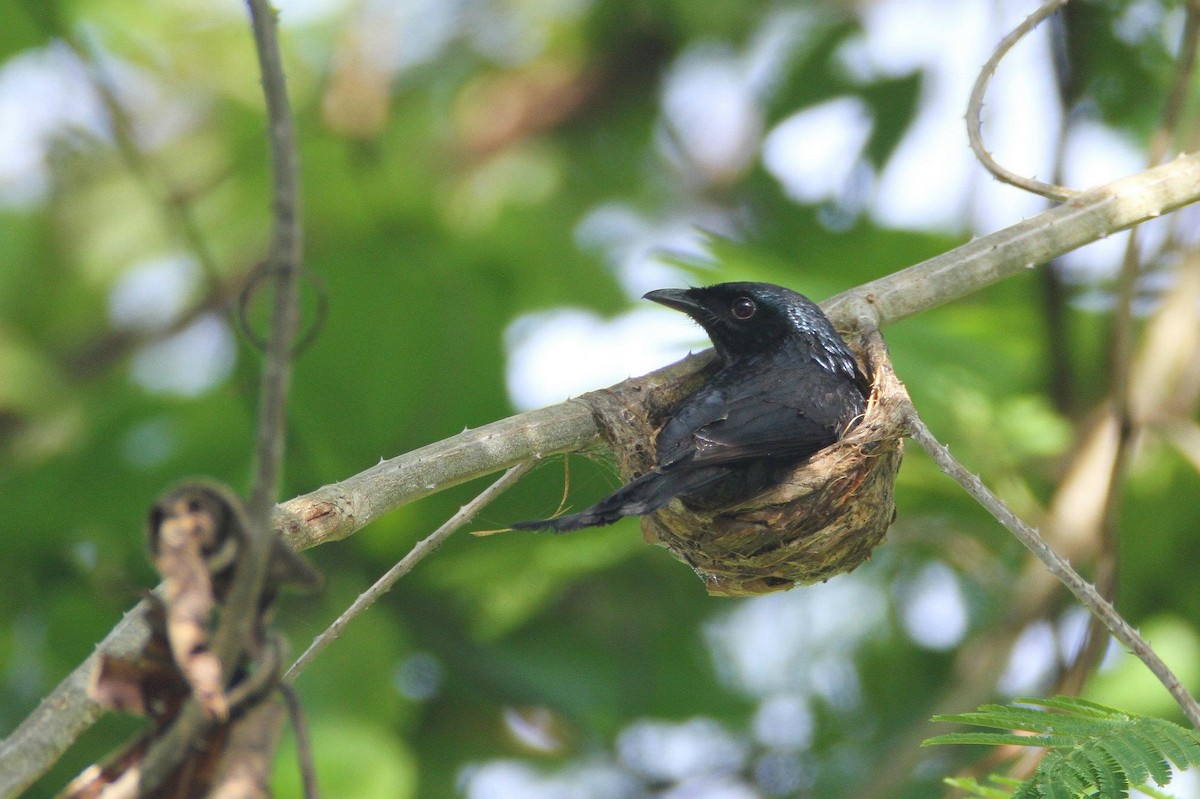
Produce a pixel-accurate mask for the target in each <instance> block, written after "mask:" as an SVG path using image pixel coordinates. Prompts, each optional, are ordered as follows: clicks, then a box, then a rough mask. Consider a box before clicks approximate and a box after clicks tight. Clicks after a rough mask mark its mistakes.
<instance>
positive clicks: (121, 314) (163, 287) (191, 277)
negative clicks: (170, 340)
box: [108, 257, 200, 330]
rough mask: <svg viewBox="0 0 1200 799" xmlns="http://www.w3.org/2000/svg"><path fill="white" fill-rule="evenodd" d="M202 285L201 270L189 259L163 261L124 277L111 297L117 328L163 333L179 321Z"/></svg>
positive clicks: (149, 263) (137, 268) (144, 265)
mask: <svg viewBox="0 0 1200 799" xmlns="http://www.w3.org/2000/svg"><path fill="white" fill-rule="evenodd" d="M199 284H200V269H199V267H198V266H197V265H196V262H195V261H194V260H192V259H190V258H186V257H170V258H160V259H156V260H153V261H147V262H144V263H142V264H139V265H137V266H135V267H133V268H131V269H129V270H127V271H126V272H125V273H124V274H122V275H121V277H120V279H119V280H117V282H116V284H115V285H114V286H113V287H112V289H111V290H110V291H109V294H108V318H109V321H111V322H112V324H113V326H114V327H119V328H125V329H131V330H161V329H162V328H164V327H167V326H168V325H170V324H171V323H172V322H174V321H175V319H176V318H178V316H179V314H180V313H181V312H182V311H183V309H184V307H185V306H186V304H187V302H188V300H189V299H190V298H191V296H192V294H193V293H194V292H195V290H196V288H197V287H198V286H199Z"/></svg>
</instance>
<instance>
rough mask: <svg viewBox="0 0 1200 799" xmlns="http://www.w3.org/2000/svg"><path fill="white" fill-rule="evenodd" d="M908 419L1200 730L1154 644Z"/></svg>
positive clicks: (912, 415)
mask: <svg viewBox="0 0 1200 799" xmlns="http://www.w3.org/2000/svg"><path fill="white" fill-rule="evenodd" d="M907 421H908V426H909V433H910V435H911V436H912V438H913V440H914V441H916V442H917V443H918V444H919V445H920V446H921V448H922V449H924V450H925V451H926V452H927V453H929V457H930V458H932V459H933V462H934V463H936V464H937V466H938V468H939V469H941V470H942V471H943V472H945V473H946V474H947V475H949V476H950V477H951V478H953V479H954V480H955V482H957V483H958V484H959V485H961V486H962V487H963V488H964V489H966V491H967V493H968V494H970V495H971V496H972V497H974V498H975V500H976V501H977V502H978V503H979V504H980V505H982V506H983V507H984V508H985V509H986V510H987V511H988V512H989V513H991V514H992V516H993V517H995V519H996V521H998V522H1000V523H1001V524H1002V525H1004V526H1005V527H1007V528H1008V530H1009V531H1010V532H1012V534H1013V535H1015V536H1016V537H1017V539H1018V540H1019V541H1020V542H1021V543H1022V544H1024V545H1025V547H1026V548H1027V549H1028V550H1029V551H1030V552H1032V553H1033V554H1034V555H1036V556H1037V558H1038V560H1040V561H1041V562H1042V563H1044V564H1045V565H1046V568H1047V569H1048V570H1049V571H1050V573H1051V574H1053V575H1054V576H1055V577H1057V578H1058V580H1059V581H1060V582H1061V583H1062V584H1063V585H1065V586H1066V587H1067V589H1068V590H1070V592H1071V593H1072V594H1074V595H1075V598H1076V599H1078V600H1079V601H1080V603H1081V604H1083V606H1084V607H1086V608H1087V609H1088V610H1089V611H1091V613H1092V614H1094V615H1095V616H1098V617H1099V618H1100V619H1101V620H1102V621H1103V622H1104V626H1105V627H1107V628H1108V630H1109V632H1111V633H1112V634H1113V636H1114V637H1115V638H1116V639H1117V640H1118V641H1120V642H1121V643H1122V644H1124V645H1125V646H1126V647H1127V648H1128V649H1129V651H1130V652H1132V653H1133V654H1134V655H1136V656H1137V657H1138V658H1139V659H1140V660H1141V661H1142V662H1143V663H1145V664H1146V667H1147V668H1149V669H1150V671H1151V672H1153V674H1154V676H1155V677H1157V678H1158V679H1159V681H1160V682H1162V684H1163V685H1164V686H1166V689H1167V691H1169V692H1170V694H1171V696H1173V697H1174V698H1175V701H1176V702H1178V703H1179V707H1180V708H1181V709H1182V710H1183V714H1184V716H1186V717H1187V719H1188V721H1190V722H1191V723H1192V726H1193V727H1196V728H1197V729H1200V704H1197V703H1196V700H1195V698H1193V697H1192V695H1191V694H1190V693H1188V691H1187V689H1186V688H1184V687H1183V684H1182V683H1180V682H1179V678H1178V677H1176V676H1175V674H1174V673H1173V672H1172V671H1171V669H1170V668H1169V667H1168V666H1167V664H1166V663H1164V662H1163V661H1162V659H1161V658H1159V656H1158V654H1157V653H1155V651H1154V650H1153V649H1151V648H1150V645H1149V644H1147V643H1146V641H1145V640H1144V639H1143V638H1142V637H1141V636H1140V635H1138V632H1137V631H1136V630H1135V629H1133V627H1131V626H1130V625H1129V623H1128V622H1127V621H1125V619H1124V618H1122V617H1121V615H1120V614H1119V613H1117V611H1116V609H1115V608H1114V607H1113V606H1112V605H1111V604H1110V603H1109V602H1108V601H1107V600H1105V599H1104V597H1102V596H1100V594H1099V593H1097V591H1096V589H1095V587H1094V586H1092V584H1091V583H1089V582H1088V581H1087V580H1084V579H1083V578H1082V577H1081V576H1079V573H1078V572H1076V571H1075V570H1074V569H1073V568H1071V565H1070V564H1069V563H1067V562H1066V561H1065V560H1063V559H1062V558H1061V557H1060V556H1059V555H1058V553H1057V552H1055V551H1054V550H1053V549H1051V548H1050V546H1049V544H1047V543H1046V542H1045V541H1044V540H1043V539H1042V537H1041V536H1040V535H1039V534H1038V532H1037V530H1035V529H1033V528H1032V527H1030V526H1029V525H1028V524H1026V523H1025V522H1023V521H1022V520H1021V519H1020V518H1018V517H1017V515H1016V514H1015V513H1013V512H1012V511H1011V510H1009V508H1008V506H1007V505H1005V504H1004V502H1003V501H1002V500H1001V499H1000V498H999V497H997V496H996V495H995V494H993V493H992V492H991V491H990V490H989V489H988V488H987V486H985V485H984V484H983V481H982V480H980V479H979V478H978V477H976V476H975V475H974V474H972V473H971V472H970V471H968V470H967V469H966V468H965V467H964V466H963V465H962V464H960V463H959V462H958V461H956V460H955V459H954V457H953V456H952V455H951V454H950V450H948V449H947V448H946V447H945V446H944V445H943V444H941V443H940V442H939V441H938V440H937V439H936V438H934V436H933V434H932V433H931V432H929V428H927V427H926V426H925V423H924V422H922V421H921V418H920V416H918V414H917V411H916V409H915V408H912V407H911V406H910V408H909V412H908V420H907Z"/></svg>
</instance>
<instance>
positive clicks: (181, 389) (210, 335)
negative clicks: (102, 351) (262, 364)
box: [132, 314, 236, 397]
mask: <svg viewBox="0 0 1200 799" xmlns="http://www.w3.org/2000/svg"><path fill="white" fill-rule="evenodd" d="M235 355H236V350H235V346H234V340H233V333H232V332H230V330H229V326H228V325H227V324H226V323H225V322H224V321H223V320H222V319H221V318H220V317H219V316H217V315H216V314H205V315H203V316H201V317H200V318H199V319H197V320H196V321H195V322H193V323H192V324H190V325H188V326H187V327H186V328H184V329H183V330H181V331H180V332H179V333H177V334H175V335H173V336H171V337H170V338H167V339H164V340H162V341H158V342H155V343H153V344H148V345H146V346H144V347H142V348H141V349H140V350H138V351H137V352H136V353H134V356H133V364H132V378H133V382H135V383H137V384H138V385H139V386H141V387H142V388H144V389H146V390H147V391H149V392H151V393H154V394H178V395H180V396H184V397H194V396H197V395H198V394H202V393H204V392H205V391H208V390H209V389H212V388H214V387H215V386H217V385H218V384H219V383H220V382H221V381H223V380H225V378H227V377H228V376H229V373H230V372H232V371H233V363H234V357H235Z"/></svg>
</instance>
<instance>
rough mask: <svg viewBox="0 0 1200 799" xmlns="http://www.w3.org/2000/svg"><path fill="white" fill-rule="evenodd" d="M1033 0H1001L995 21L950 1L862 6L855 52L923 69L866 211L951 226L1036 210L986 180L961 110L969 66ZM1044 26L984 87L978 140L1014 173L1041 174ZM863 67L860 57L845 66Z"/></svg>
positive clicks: (996, 222)
mask: <svg viewBox="0 0 1200 799" xmlns="http://www.w3.org/2000/svg"><path fill="white" fill-rule="evenodd" d="M1035 6H1036V3H1033V2H1031V0H1024V1H1023V2H1020V3H1011V4H1004V6H1003V8H1002V12H1003V13H1002V18H999V19H998V18H996V17H995V15H994V14H993V9H994V8H995V6H993V5H992V4H988V3H980V2H973V3H961V2H954V1H953V0H908V1H906V2H897V0H891V2H883V3H879V4H876V5H871V6H868V7H867V10H866V13H865V14H864V16H863V24H864V28H865V30H866V40H865V42H864V44H863V45H862V46H861V48H856V49H855V50H852V51H851V55H852V56H853V60H852V61H851V63H855V61H857V62H861V58H862V57H861V56H855V55H854V53H858V52H864V53H865V54H866V58H868V59H869V65H870V66H871V67H873V68H874V69H875V70H876V71H877V73H878V74H882V75H903V74H906V73H907V72H910V71H911V70H913V69H916V68H920V69H923V70H924V74H923V80H924V86H923V89H922V96H921V99H920V105H919V108H918V111H917V117H916V119H915V121H914V123H913V124H912V125H911V126H910V128H909V130H908V132H907V133H906V134H905V136H904V139H903V140H902V141H901V143H900V145H899V147H898V148H897V150H896V152H895V154H894V156H893V158H892V160H891V161H890V162H889V164H888V165H887V167H886V168H885V170H884V172H883V175H882V177H881V180H880V186H879V190H878V192H877V195H876V198H875V202H874V214H875V216H876V218H877V219H878V220H879V221H880V222H882V223H883V224H885V225H891V226H895V227H906V228H915V229H961V228H962V227H963V226H964V225H965V224H966V222H967V220H966V218H965V214H967V213H968V212H970V213H971V215H972V216H973V217H974V222H975V224H976V225H977V227H978V229H980V230H981V231H983V232H989V231H991V230H994V229H997V228H999V227H1004V226H1006V225H1010V224H1013V223H1014V222H1017V221H1019V220H1020V219H1021V218H1023V217H1025V216H1028V215H1030V214H1033V213H1036V212H1037V211H1039V210H1040V209H1041V208H1042V207H1044V201H1042V200H1041V198H1038V197H1034V196H1032V195H1027V194H1026V193H1025V192H1020V191H1019V190H1017V189H1013V188H1009V187H1003V186H993V185H992V184H993V181H992V179H991V178H990V177H989V176H987V175H986V174H985V173H984V172H983V168H982V167H980V166H979V165H978V164H977V163H976V162H975V158H974V155H973V154H972V153H971V151H970V148H969V146H968V144H967V137H966V128H965V125H964V123H963V116H964V114H965V113H966V108H967V99H968V97H969V95H970V91H971V86H972V84H973V82H974V80H975V76H976V74H977V71H976V70H975V69H973V68H972V69H967V68H965V66H964V65H978V66H982V65H983V62H984V61H985V60H986V59H987V57H988V56H989V55H990V54H991V51H992V48H993V47H994V46H995V44H996V43H997V42H998V41H999V39H1000V37H1001V35H1002V34H1003V33H1005V32H1007V31H1008V30H1009V29H1010V28H1011V27H1012V26H1013V25H1015V24H1016V23H1017V22H1019V21H1020V20H1022V19H1023V18H1024V17H1025V16H1026V15H1027V14H1028V13H1029V12H1030V11H1032V10H1033V8H1034V7H1035ZM1046 36H1047V34H1046V31H1045V30H1043V29H1040V28H1039V29H1038V30H1035V31H1034V32H1033V33H1031V34H1029V35H1028V36H1027V37H1026V38H1025V39H1024V40H1023V41H1022V42H1021V43H1020V44H1018V45H1017V47H1016V48H1014V49H1013V50H1012V51H1010V53H1009V54H1008V56H1007V57H1006V58H1005V60H1004V62H1003V63H1002V64H1001V67H1000V69H999V72H998V74H997V76H996V77H995V78H993V80H992V82H991V84H990V85H989V89H988V94H987V98H986V103H985V106H984V134H983V135H984V141H985V142H986V144H987V146H988V149H989V150H991V151H992V152H994V153H995V154H996V157H997V160H998V161H999V162H1000V163H1001V164H1003V165H1004V166H1006V167H1007V168H1009V169H1011V170H1013V171H1015V172H1018V173H1019V174H1023V175H1039V176H1041V177H1042V178H1043V179H1047V178H1049V176H1050V170H1051V167H1052V164H1053V147H1054V141H1055V138H1056V136H1057V127H1058V119H1059V111H1058V108H1057V100H1056V98H1055V93H1054V84H1053V77H1052V74H1051V72H1050V61H1049V46H1048V40H1047V38H1046ZM855 68H856V69H858V70H859V71H865V69H866V67H864V65H862V64H861V63H858V65H857V66H856V67H855Z"/></svg>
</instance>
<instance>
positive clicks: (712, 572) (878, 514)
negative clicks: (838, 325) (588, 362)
mask: <svg viewBox="0 0 1200 799" xmlns="http://www.w3.org/2000/svg"><path fill="white" fill-rule="evenodd" d="M847 344H849V345H850V348H851V349H852V350H854V353H855V355H856V356H857V357H858V359H859V362H860V364H861V365H862V367H863V369H864V374H866V375H867V376H868V378H869V380H870V384H871V391H870V396H869V397H868V400H867V409H866V412H865V413H864V415H863V417H862V419H861V421H859V422H858V424H857V425H855V426H854V427H853V428H852V429H851V430H850V431H849V432H848V433H847V434H846V435H845V436H843V437H842V439H841V440H839V441H838V442H836V443H834V444H832V445H830V446H828V447H826V448H825V449H823V450H821V451H820V452H817V453H816V454H815V455H813V456H812V457H810V458H809V459H808V460H807V461H805V462H803V463H801V464H800V465H798V466H797V467H796V468H795V469H794V470H793V471H792V472H791V474H789V475H788V477H787V478H786V479H784V480H783V481H782V482H780V483H778V484H777V485H775V486H773V487H771V488H769V489H767V490H766V491H765V492H763V493H761V494H759V495H757V496H755V497H753V498H751V499H749V500H747V501H744V502H741V503H738V504H736V505H731V506H729V507H723V508H718V509H715V510H706V509H699V508H693V507H689V506H688V505H687V504H686V503H684V502H683V501H682V500H679V499H675V500H672V502H671V503H670V504H669V505H667V506H666V507H665V508H662V509H661V510H658V511H656V512H654V513H652V514H649V515H647V516H644V517H643V518H642V533H643V536H644V537H645V540H646V541H647V542H650V543H656V544H661V545H663V546H665V547H667V548H668V549H669V550H671V552H672V553H673V554H674V555H675V556H676V557H677V558H679V559H680V560H682V561H683V562H684V563H687V564H688V565H689V566H691V567H692V568H693V569H694V570H695V571H696V574H697V575H699V576H700V578H701V579H702V580H704V583H705V586H706V587H707V589H708V592H709V593H710V594H714V595H720V596H747V595H753V594H764V593H769V592H771V591H781V590H786V589H788V588H791V587H793V586H795V585H797V584H800V583H814V582H819V581H824V580H828V579H829V578H830V577H832V576H834V575H836V574H841V573H842V572H848V571H850V570H852V569H854V568H855V567H857V566H858V565H859V564H861V563H863V562H864V561H865V560H866V559H867V558H868V557H870V555H871V551H872V550H873V549H874V548H875V547H876V546H878V545H879V544H880V543H882V541H883V538H884V535H885V533H886V532H887V529H888V526H889V525H891V523H892V519H893V518H894V517H895V498H894V493H893V487H894V484H895V478H896V472H897V470H898V469H899V468H900V458H901V455H902V452H903V436H904V413H905V408H906V407H907V402H908V395H907V394H906V392H905V390H904V386H903V384H902V383H901V382H900V381H899V379H898V378H897V377H896V375H895V373H894V372H893V371H892V367H891V364H890V362H889V360H888V357H887V348H886V347H885V346H884V344H883V341H882V339H881V338H879V336H878V334H877V333H876V334H873V335H871V336H869V337H866V338H859V337H855V338H847ZM693 357H695V358H702V359H705V360H704V362H703V363H704V365H703V366H702V367H701V368H700V369H699V370H698V371H696V370H695V365H694V364H691V365H690V366H689V365H678V366H677V367H675V368H671V369H667V370H660V371H659V372H656V373H654V374H651V375H647V376H646V377H643V378H636V379H633V380H627V381H625V382H624V383H622V384H620V385H618V386H614V387H612V388H610V389H607V390H605V391H603V392H595V393H593V394H590V395H587V397H586V400H587V401H588V403H589V404H590V405H591V406H592V408H593V411H594V412H595V413H596V417H597V419H598V420H599V422H600V425H601V429H602V430H603V431H604V435H605V438H606V439H607V443H608V445H609V446H610V447H611V448H612V450H613V452H614V453H615V454H616V455H617V459H618V465H619V468H620V471H621V474H622V476H623V477H624V478H625V479H627V480H628V479H632V478H634V477H636V476H637V475H639V474H643V473H645V472H646V471H648V470H649V469H651V468H653V467H654V450H655V447H654V442H655V440H656V438H657V436H658V431H659V430H660V429H661V427H662V424H663V422H664V421H665V419H666V418H667V416H668V415H669V414H670V413H671V411H672V409H674V408H675V407H676V406H677V405H678V404H679V402H680V401H681V400H683V399H684V398H685V397H687V396H688V395H689V394H691V393H692V392H693V391H695V390H696V389H697V388H698V387H699V386H700V385H701V383H703V381H704V380H706V379H708V378H709V377H710V376H711V375H712V374H713V373H714V372H715V369H716V366H717V364H716V359H715V357H713V356H712V355H711V353H705V354H702V355H699V356H693ZM681 373H682V374H683V375H686V376H685V377H684V378H683V379H680V374H681Z"/></svg>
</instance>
